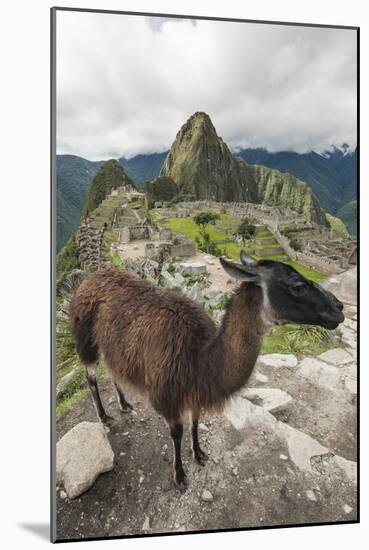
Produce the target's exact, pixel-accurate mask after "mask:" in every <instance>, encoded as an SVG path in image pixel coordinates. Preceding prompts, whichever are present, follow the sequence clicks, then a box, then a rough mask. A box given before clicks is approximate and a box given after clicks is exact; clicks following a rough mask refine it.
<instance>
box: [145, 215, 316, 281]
mask: <svg viewBox="0 0 369 550" xmlns="http://www.w3.org/2000/svg"><path fill="white" fill-rule="evenodd" d="M153 214H154V216H155V219H156V222H157V223H158V224H159V225H162V226H164V227H169V228H170V229H172V231H175V232H176V233H181V234H183V235H185V236H186V237H188V238H189V239H191V240H192V241H194V240H195V238H196V236H198V235H199V234H200V232H199V227H198V226H197V225H196V224H195V222H194V221H193V220H192V219H191V218H169V219H160V217H158V214H157V212H153ZM237 225H238V222H237V221H236V220H233V219H232V218H231V216H230V215H229V214H221V216H220V220H218V221H217V222H216V225H208V227H207V231H208V233H209V235H210V237H211V239H212V240H214V241H215V242H216V243H217V244H218V245H219V247H220V248H221V250H224V252H225V253H226V255H227V256H228V257H229V258H232V259H234V260H238V259H239V257H240V252H241V250H245V251H246V252H247V251H249V250H250V248H247V247H242V246H240V245H239V244H237V243H235V242H232V241H229V239H228V238H227V235H226V234H225V233H223V232H222V231H220V230H219V227H221V228H223V229H234V228H235V227H237ZM255 237H256V238H258V239H263V238H264V239H270V238H272V237H273V235H272V234H271V233H270V232H269V231H268V230H265V229H263V230H260V231H258V232H257V233H256V235H255ZM276 246H279V245H278V244H276V245H274V244H272V245H254V244H253V246H252V248H274V247H276ZM254 257H255V258H256V259H260V258H259V257H258V256H256V255H254ZM268 259H270V260H278V261H281V262H284V263H286V264H289V265H291V266H292V267H294V268H295V269H296V270H297V271H298V272H299V273H301V274H302V275H304V276H305V277H307V278H308V279H311V280H312V281H321V280H323V279H325V278H326V275H324V273H320V272H319V271H316V270H314V269H310V268H308V267H305V266H303V265H301V264H298V263H296V262H293V261H292V260H290V259H289V258H287V256H284V255H282V256H281V255H278V256H268Z"/></svg>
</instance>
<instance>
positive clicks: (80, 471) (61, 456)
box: [56, 422, 114, 498]
mask: <svg viewBox="0 0 369 550" xmlns="http://www.w3.org/2000/svg"><path fill="white" fill-rule="evenodd" d="M113 465H114V453H113V450H112V448H111V446H110V443H109V441H108V438H107V435H106V433H105V430H104V427H103V426H102V424H100V423H97V422H81V423H80V424H77V425H76V426H74V428H72V429H71V430H70V431H69V432H67V433H66V434H65V435H64V436H63V437H62V438H61V439H60V441H58V443H57V445H56V478H57V483H58V484H63V485H64V489H65V491H66V493H67V495H68V497H69V498H76V497H78V496H79V495H81V494H82V493H84V492H85V491H87V489H89V488H90V487H91V486H92V485H93V484H94V482H95V481H96V479H97V477H98V476H99V475H100V474H101V473H103V472H109V471H110V470H112V468H113Z"/></svg>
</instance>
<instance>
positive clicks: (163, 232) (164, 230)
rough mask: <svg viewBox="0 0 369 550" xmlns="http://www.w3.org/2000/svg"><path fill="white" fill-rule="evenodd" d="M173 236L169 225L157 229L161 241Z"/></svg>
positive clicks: (168, 239)
mask: <svg viewBox="0 0 369 550" xmlns="http://www.w3.org/2000/svg"><path fill="white" fill-rule="evenodd" d="M172 237H173V232H172V230H171V229H169V227H161V228H160V231H159V239H160V240H161V241H170V240H171V239H172Z"/></svg>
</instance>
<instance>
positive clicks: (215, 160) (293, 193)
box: [160, 112, 327, 225]
mask: <svg viewBox="0 0 369 550" xmlns="http://www.w3.org/2000/svg"><path fill="white" fill-rule="evenodd" d="M160 176H167V177H170V178H172V179H173V180H174V181H175V183H176V184H177V185H178V187H179V190H180V193H183V194H192V195H195V197H196V198H197V199H210V200H216V201H235V202H254V203H262V202H265V203H266V204H268V205H270V206H276V207H278V206H281V207H290V208H292V209H293V210H295V211H297V212H299V213H303V214H304V215H305V216H306V217H307V219H309V220H311V221H313V222H316V223H319V224H322V225H326V224H327V221H326V217H325V213H324V211H323V210H322V208H321V207H320V204H319V201H318V199H317V198H316V196H315V195H314V193H313V192H312V190H311V189H310V187H309V186H308V185H307V184H306V183H304V182H302V181H300V180H298V179H297V178H295V177H294V176H292V175H290V174H286V173H282V172H279V171H277V170H273V169H271V168H267V167H265V166H256V165H250V164H247V163H246V162H245V161H244V160H243V159H242V158H240V157H235V156H233V155H232V153H231V151H230V150H229V148H228V146H227V144H226V143H225V142H224V141H223V140H222V138H221V137H219V136H218V135H217V133H216V130H215V128H214V126H213V123H212V122H211V120H210V117H209V116H208V115H207V114H206V113H203V112H196V113H194V114H193V115H192V116H191V117H190V118H189V119H188V120H187V122H186V123H185V124H184V125H183V126H182V128H181V129H180V130H179V132H178V134H177V136H176V139H175V141H174V143H173V145H172V147H171V149H170V151H169V153H168V155H167V157H166V159H165V161H164V164H163V167H162V169H161V171H160Z"/></svg>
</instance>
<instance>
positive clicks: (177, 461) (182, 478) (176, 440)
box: [169, 422, 188, 493]
mask: <svg viewBox="0 0 369 550" xmlns="http://www.w3.org/2000/svg"><path fill="white" fill-rule="evenodd" d="M169 428H170V435H171V436H172V440H173V447H174V463H173V467H174V472H173V473H174V480H175V482H176V484H177V485H178V487H179V490H180V491H181V493H184V492H185V491H186V489H187V487H188V481H187V478H186V474H185V472H184V469H183V466H182V459H181V442H182V435H183V424H182V423H181V422H169Z"/></svg>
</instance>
